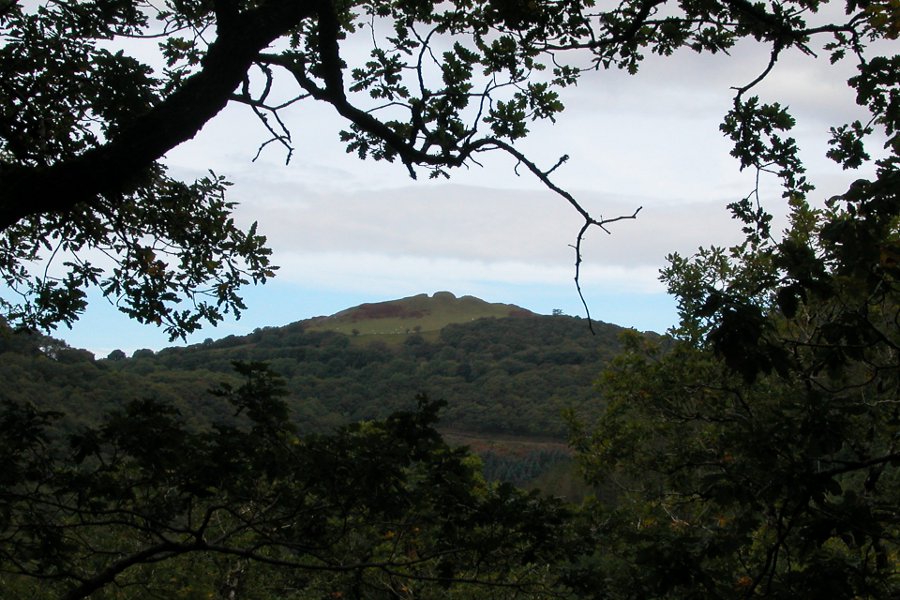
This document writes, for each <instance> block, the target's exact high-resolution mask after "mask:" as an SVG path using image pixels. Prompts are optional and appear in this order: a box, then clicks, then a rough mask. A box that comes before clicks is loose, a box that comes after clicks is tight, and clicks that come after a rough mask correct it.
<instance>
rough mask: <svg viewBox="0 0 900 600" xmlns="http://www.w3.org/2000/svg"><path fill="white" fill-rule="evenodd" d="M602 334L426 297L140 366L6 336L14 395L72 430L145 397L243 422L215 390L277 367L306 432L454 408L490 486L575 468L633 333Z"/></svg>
mask: <svg viewBox="0 0 900 600" xmlns="http://www.w3.org/2000/svg"><path fill="white" fill-rule="evenodd" d="M398 323H400V324H402V327H399V329H398V325H397V324H398ZM349 326H352V327H351V328H350V331H349V333H348V332H347V328H348V327H349ZM354 328H355V329H357V333H354V332H353V329H354ZM594 331H595V332H596V334H592V333H591V331H590V329H589V327H588V324H587V322H586V321H585V320H582V319H579V318H575V317H568V316H562V315H560V316H545V315H536V314H534V313H530V312H528V311H525V310H524V309H521V308H519V307H515V306H512V305H497V304H489V303H487V302H484V301H482V300H479V299H477V298H471V297H463V298H456V297H455V296H453V295H452V294H449V293H438V294H435V295H434V296H432V297H429V296H426V295H424V294H423V295H419V296H413V297H411V298H405V299H401V300H396V301H392V302H385V303H379V304H367V305H362V306H359V307H355V308H352V309H348V310H345V311H342V312H340V313H337V314H335V315H333V316H331V317H322V318H317V319H313V320H309V321H299V322H296V323H292V324H290V325H287V326H284V327H269V328H262V329H257V330H256V331H254V332H253V333H251V334H249V335H246V336H228V337H226V338H223V339H220V340H218V341H211V340H210V341H207V342H206V343H203V344H197V345H193V346H188V347H186V348H167V349H164V350H162V351H160V352H157V353H154V352H152V351H150V350H139V351H137V352H135V353H134V355H133V356H132V357H131V358H126V357H125V356H124V355H123V354H122V353H121V352H119V353H116V352H114V353H112V354H111V355H110V358H108V359H104V360H94V357H93V356H92V355H91V354H90V353H89V352H86V351H83V350H76V349H72V348H68V347H66V345H65V344H64V343H62V342H60V341H58V340H54V339H53V338H49V337H46V336H30V337H28V336H19V335H9V334H6V335H0V377H2V378H3V380H4V381H5V382H6V383H7V385H6V386H5V390H4V391H3V394H4V395H5V396H7V397H10V398H13V399H17V400H22V401H30V402H35V403H36V404H38V405H39V406H41V407H42V408H50V409H53V410H59V411H62V412H64V413H66V414H67V415H68V421H67V422H68V427H70V428H78V427H79V426H80V424H84V423H90V422H93V421H96V419H98V418H99V415H101V414H103V413H105V412H107V411H108V410H110V409H112V408H115V407H117V406H122V405H124V404H125V403H127V402H128V401H131V400H137V399H143V398H147V397H152V398H156V399H159V400H164V401H166V402H169V403H171V404H173V405H174V406H176V407H177V408H178V410H179V411H180V412H181V414H182V415H183V418H184V419H186V420H187V421H188V422H189V423H193V424H195V425H196V426H197V427H199V428H203V427H208V426H209V425H210V424H212V423H228V422H232V421H233V420H234V419H235V415H234V414H233V413H232V412H231V410H230V408H229V407H228V406H227V405H226V404H225V403H224V402H223V401H222V400H221V399H220V398H217V397H215V396H213V395H211V394H209V393H208V390H209V389H210V388H212V387H215V386H216V385H218V384H219V383H221V382H223V381H226V382H231V383H237V379H236V376H235V375H234V371H233V368H232V364H233V362H234V361H263V362H267V363H268V364H269V365H270V366H271V368H272V370H274V371H275V372H277V373H279V374H280V375H282V376H283V377H284V378H285V384H286V390H287V392H288V398H287V400H288V403H289V405H290V408H291V411H292V414H293V417H294V419H295V421H296V423H297V426H298V427H299V429H300V431H301V432H323V431H328V430H330V429H332V428H333V427H335V426H338V425H341V424H345V423H348V422H351V421H359V420H366V419H373V418H380V417H384V416H387V415H388V414H390V413H391V412H394V411H396V410H405V409H409V408H411V407H412V406H413V405H414V404H415V398H416V396H417V394H419V393H425V394H427V395H428V396H430V397H431V398H433V399H443V400H445V401H446V403H447V406H446V408H444V410H443V412H442V421H441V427H442V429H443V430H444V431H445V432H446V433H447V435H448V438H452V439H456V440H458V441H459V442H460V443H464V444H466V445H469V446H471V447H473V448H475V449H477V450H478V451H479V452H480V453H481V454H482V455H483V457H484V458H485V465H486V467H487V469H488V475H492V474H493V475H496V476H497V477H501V478H506V479H512V480H515V481H516V482H518V483H524V482H527V481H529V480H531V479H533V477H534V476H535V475H541V474H542V470H545V468H546V467H548V466H553V465H559V464H561V463H564V462H565V461H566V460H567V457H568V455H567V453H566V452H565V450H564V448H565V446H564V444H563V443H561V442H564V441H565V439H566V432H567V428H566V423H565V420H564V418H563V412H564V411H573V412H574V413H575V414H578V415H580V416H582V417H583V418H585V419H588V420H590V419H592V418H593V417H594V416H596V415H598V414H599V412H600V411H601V410H602V407H603V400H602V398H600V397H599V396H598V394H597V392H596V391H595V390H594V387H593V382H594V381H595V379H596V378H597V377H598V375H599V374H600V372H601V371H602V370H603V368H604V366H605V365H606V363H607V361H608V360H609V359H611V358H612V357H613V356H614V355H615V354H616V353H617V352H618V350H619V336H620V334H621V333H622V331H623V329H622V328H621V327H618V326H616V325H611V324H607V323H602V322H594ZM648 335H654V334H648Z"/></svg>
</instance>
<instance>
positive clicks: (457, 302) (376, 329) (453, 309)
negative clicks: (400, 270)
mask: <svg viewBox="0 0 900 600" xmlns="http://www.w3.org/2000/svg"><path fill="white" fill-rule="evenodd" d="M524 316H535V313H533V312H531V311H530V310H526V309H524V308H522V307H519V306H515V305H512V304H499V303H489V302H485V301H484V300H482V299H480V298H475V297H474V296H462V297H461V298H457V297H456V296H455V295H453V294H452V293H451V292H436V293H435V294H434V295H432V296H430V297H429V296H428V294H419V295H417V296H410V297H409V298H401V299H399V300H389V301H387V302H378V303H367V304H361V305H360V306H356V307H353V308H348V309H347V310H343V311H341V312H339V313H336V314H334V315H332V316H330V317H317V318H315V319H310V320H309V321H307V322H306V327H307V329H308V330H310V331H337V332H339V333H343V334H346V335H354V336H359V335H406V334H409V333H412V332H416V333H427V332H433V331H440V330H441V329H443V328H444V327H446V326H447V325H452V324H456V323H468V322H470V321H476V320H478V319H489V318H497V319H500V318H504V317H524Z"/></svg>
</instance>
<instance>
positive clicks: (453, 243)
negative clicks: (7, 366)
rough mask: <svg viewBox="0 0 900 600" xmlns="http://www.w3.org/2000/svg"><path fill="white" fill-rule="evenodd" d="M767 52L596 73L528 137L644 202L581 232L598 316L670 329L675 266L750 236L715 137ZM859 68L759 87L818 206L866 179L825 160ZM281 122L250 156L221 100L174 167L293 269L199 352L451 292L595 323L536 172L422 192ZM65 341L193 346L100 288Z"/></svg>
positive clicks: (399, 170) (460, 181)
mask: <svg viewBox="0 0 900 600" xmlns="http://www.w3.org/2000/svg"><path fill="white" fill-rule="evenodd" d="M353 51H354V48H353V47H352V46H351V47H350V48H349V49H348V53H350V54H352V52H353ZM767 61H768V55H767V53H766V52H765V51H764V49H760V48H755V47H753V46H750V45H746V44H745V45H741V46H739V47H738V48H736V49H735V51H734V52H732V55H731V56H724V55H722V56H698V55H696V54H694V53H692V52H679V53H676V55H675V56H673V57H669V58H666V59H659V58H654V59H650V60H648V61H647V62H646V63H645V64H644V65H643V67H642V69H641V71H640V72H639V73H638V75H636V76H633V77H632V76H628V75H627V74H623V73H620V72H615V71H610V72H599V73H590V74H588V75H586V76H585V77H584V78H583V79H582V81H581V82H580V83H579V85H578V86H577V87H576V88H572V89H569V90H566V91H565V93H564V95H563V97H562V99H563V101H564V103H565V105H566V109H565V111H564V112H563V114H562V115H561V116H560V117H559V119H558V121H557V123H556V124H555V125H553V124H549V123H541V124H537V125H535V126H533V127H532V132H531V135H530V136H529V138H528V139H527V140H525V141H524V142H523V143H521V144H519V145H518V147H519V148H520V149H521V150H522V151H524V153H525V154H526V155H527V156H529V157H530V158H531V159H532V160H534V161H535V162H537V163H538V164H539V165H542V166H546V167H549V166H551V165H552V164H554V163H555V162H556V160H557V159H558V158H559V156H561V155H563V154H568V155H569V156H570V160H569V161H568V162H567V163H566V164H565V165H564V166H563V167H561V168H560V169H559V170H558V171H556V172H554V174H553V178H554V181H555V182H556V183H557V184H559V185H561V186H562V187H564V188H565V189H567V190H568V191H569V192H571V193H572V194H573V195H575V197H576V198H577V199H578V200H579V202H581V203H583V205H584V206H585V207H586V208H588V209H589V210H590V211H591V212H592V213H593V214H594V215H595V216H597V215H603V216H607V217H609V216H616V215H620V214H631V213H633V212H634V210H635V209H636V208H638V207H642V210H641V212H640V213H639V216H638V218H637V219H636V220H634V221H623V222H620V223H616V224H614V225H613V226H612V227H611V228H610V229H611V235H607V234H605V233H603V232H602V231H600V230H599V229H593V230H591V231H590V232H589V233H588V235H587V237H586V239H585V242H584V249H583V250H584V252H583V255H584V266H583V268H582V274H581V284H582V288H583V291H584V296H585V300H586V302H587V304H588V306H589V308H590V312H591V316H592V317H593V318H595V319H598V320H601V321H606V322H611V323H616V324H619V325H623V326H628V327H635V328H637V329H639V330H654V331H658V332H662V331H664V330H666V329H667V328H668V327H671V326H672V325H674V324H675V322H676V320H677V314H676V310H675V302H674V300H673V299H672V298H671V297H669V296H667V295H666V293H665V292H666V291H665V288H664V286H663V284H662V283H661V282H660V281H659V280H658V271H659V269H660V268H661V267H662V266H664V265H665V262H666V261H665V256H666V255H667V254H668V253H671V252H679V253H682V254H691V253H693V252H694V251H695V250H696V249H697V248H698V247H699V246H708V245H711V244H719V245H722V244H729V243H732V242H735V241H737V240H738V239H739V233H740V232H739V227H738V226H737V225H736V224H735V223H733V222H731V221H730V219H729V215H728V212H727V210H726V208H725V206H726V204H727V203H728V202H731V201H734V200H737V199H739V198H742V197H744V196H746V195H747V194H748V193H749V192H750V191H751V190H752V188H753V184H754V179H753V178H754V174H753V173H749V172H744V173H741V172H740V171H739V168H738V166H739V165H738V163H737V161H736V160H735V159H733V158H732V157H730V156H729V150H730V146H729V144H728V142H727V140H725V139H724V137H723V136H722V134H721V133H720V132H719V129H718V127H719V123H720V122H721V121H722V117H723V116H724V114H725V113H726V112H727V111H728V110H729V108H730V106H731V102H732V97H733V90H732V89H731V87H732V86H738V85H742V84H744V83H746V82H748V81H750V80H752V79H754V78H755V77H756V75H757V74H758V73H759V72H761V70H762V69H763V68H764V67H765V65H766V63H767ZM851 75H852V66H851V65H849V64H848V65H846V66H845V65H843V64H838V65H837V66H835V67H830V66H829V65H828V61H827V59H826V58H825V57H824V56H823V57H820V58H818V59H816V58H813V57H808V56H803V55H799V54H791V55H787V56H785V57H783V59H782V60H781V61H780V62H779V64H778V65H777V67H776V69H775V70H774V71H773V72H772V73H771V75H770V77H769V78H768V79H767V80H766V81H765V82H764V83H763V84H762V85H760V86H759V87H758V88H756V89H755V90H754V92H753V93H754V94H758V95H760V96H761V97H762V99H763V100H765V101H779V102H782V103H784V104H788V105H789V106H790V107H791V109H792V111H793V112H794V114H795V116H797V118H798V124H797V128H796V130H795V132H794V134H795V136H796V137H797V139H798V141H799V143H800V146H801V149H802V152H803V154H802V155H803V157H804V158H805V160H806V162H807V167H808V169H809V175H810V179H811V180H812V181H813V183H815V184H816V185H817V187H818V189H817V191H816V192H814V197H816V198H819V199H824V198H827V197H829V196H831V195H834V194H837V193H840V192H841V191H843V190H844V189H845V188H846V186H847V184H848V183H849V181H851V180H852V179H855V178H858V177H859V176H860V174H858V173H856V174H846V173H842V172H841V171H840V169H839V168H837V167H836V166H835V165H833V164H832V163H830V161H827V160H826V159H825V158H824V154H825V151H826V149H827V132H828V128H829V127H830V126H834V125H837V124H841V123H844V122H847V121H848V120H852V119H854V118H858V117H859V116H860V114H861V113H859V112H858V109H857V108H856V107H855V106H854V99H853V95H852V93H851V92H850V91H849V90H848V89H847V88H846V84H845V83H844V82H845V80H846V79H847V77H849V76H851ZM285 117H286V122H287V125H288V126H289V128H290V129H291V131H292V132H293V136H294V142H295V151H294V155H293V157H292V160H291V162H290V164H289V165H285V164H284V154H283V153H281V152H279V151H278V150H277V149H276V148H274V147H271V148H270V149H268V150H267V151H265V152H264V153H263V154H262V156H261V157H260V158H259V159H258V160H257V161H255V162H253V160H252V159H253V157H254V155H255V154H256V150H257V147H258V146H259V144H260V143H262V142H263V141H265V139H266V137H267V136H266V132H265V131H264V130H263V129H262V127H261V126H260V125H259V123H258V122H256V121H255V120H254V118H253V116H252V114H250V112H249V109H247V108H245V107H242V106H230V107H228V108H226V109H225V110H224V111H223V112H222V113H221V114H220V115H219V116H218V117H216V118H215V119H214V120H213V121H211V122H210V123H209V124H208V125H207V126H206V127H205V128H204V129H203V131H202V132H201V133H200V134H199V135H198V136H197V137H196V138H195V139H193V140H191V141H189V142H187V143H185V144H183V145H182V146H179V147H178V148H176V149H174V150H173V151H171V152H170V153H169V154H168V155H167V156H166V158H165V163H166V164H167V165H168V166H169V167H170V170H171V173H172V174H173V175H176V176H179V177H183V178H186V179H193V178H195V177H199V176H203V175H204V174H205V173H206V171H207V170H209V169H212V170H213V171H215V172H216V173H217V174H221V175H225V176H226V177H227V178H228V179H229V180H231V181H232V182H233V183H234V185H233V187H232V188H231V191H230V199H232V200H235V201H237V202H239V203H240V205H239V207H238V208H237V210H236V218H237V220H238V222H239V223H243V224H245V225H248V224H249V223H251V222H253V221H257V222H258V223H259V230H260V232H261V233H263V234H264V235H266V236H267V237H268V239H269V243H270V245H271V248H272V249H273V252H274V254H273V262H274V263H275V264H276V265H278V266H279V267H280V269H279V271H278V274H277V277H276V278H275V279H273V280H272V281H270V282H269V283H267V284H266V285H264V286H261V287H251V288H247V289H245V299H246V301H247V304H248V310H247V311H245V313H244V314H243V316H242V318H241V319H240V320H239V321H233V320H229V321H227V322H225V323H223V324H220V325H219V326H218V327H215V328H213V327H206V328H204V329H203V330H202V331H200V332H197V333H196V334H194V335H192V336H191V337H190V338H189V339H188V343H197V342H200V341H202V340H204V339H206V338H213V339H216V338H220V337H224V336H226V335H232V334H235V335H243V334H246V333H250V332H251V331H252V330H253V329H255V328H257V327H264V326H278V325H284V324H287V323H291V322H294V321H298V320H301V319H306V318H310V317H313V316H318V315H327V314H333V313H335V312H338V311H340V310H342V309H344V308H347V307H350V306H355V305H357V304H361V303H363V302H379V301H384V300H390V299H394V298H401V297H405V296H411V295H415V294H419V293H423V292H424V293H429V294H431V293H433V292H436V291H443V290H446V291H451V292H453V293H454V294H456V295H467V294H468V295H474V296H478V297H480V298H483V299H485V300H488V301H491V302H505V303H511V304H517V305H519V306H522V307H525V308H528V309H530V310H533V311H535V312H538V313H545V314H549V313H550V312H551V311H552V310H553V309H560V310H562V311H563V312H564V313H566V314H571V315H581V316H584V315H585V312H584V308H583V306H582V304H581V300H580V298H579V296H578V293H577V290H576V288H575V284H574V281H573V277H574V274H575V270H574V258H575V257H574V251H573V250H572V248H571V247H570V244H572V243H574V240H575V235H576V234H577V232H578V229H579V227H580V224H581V221H580V218H579V216H578V215H577V214H576V213H575V212H574V210H573V209H572V208H571V207H570V206H569V205H568V204H566V202H565V201H564V200H563V199H562V198H561V197H559V196H556V195H555V194H553V193H552V192H551V191H549V190H547V189H545V188H543V187H542V185H541V183H540V182H539V181H537V180H536V179H535V178H533V177H531V176H530V175H527V174H524V173H523V174H522V175H521V176H519V175H517V174H516V173H515V169H514V167H515V164H514V161H513V160H512V159H511V158H509V157H507V156H503V155H501V154H499V153H497V154H496V155H492V156H489V157H486V159H485V160H484V161H483V167H478V166H473V167H472V168H470V169H462V170H458V171H455V172H453V173H452V178H451V179H450V180H449V181H437V182H436V181H428V180H426V179H422V180H418V181H413V180H411V179H410V178H409V177H408V175H407V173H406V170H405V168H404V167H403V166H402V165H399V164H387V163H376V162H372V161H361V160H360V159H358V158H357V157H356V156H355V155H348V154H347V153H346V152H345V150H344V147H343V145H342V144H341V142H340V141H339V139H338V132H339V131H340V129H341V128H342V126H343V125H342V122H341V120H340V119H339V118H338V117H337V116H336V115H335V114H334V111H333V109H331V108H330V107H329V106H326V105H319V104H316V103H312V102H309V103H301V105H299V106H297V107H294V108H293V109H291V111H290V112H288V113H286V114H285ZM763 183H764V186H763V191H764V195H763V198H764V201H765V202H766V203H767V205H768V206H770V207H771V208H772V210H773V211H774V212H775V213H776V214H777V213H779V212H783V210H782V207H781V200H780V193H779V192H778V190H777V189H775V187H774V186H772V185H770V182H763ZM54 335H56V336H57V337H61V338H62V339H64V340H66V341H67V342H68V343H69V344H70V345H71V346H75V347H81V348H87V349H89V350H91V351H92V352H94V353H95V355H97V356H98V357H102V356H106V355H107V354H108V353H109V352H110V351H111V350H113V349H116V348H118V349H122V350H124V351H125V352H126V353H129V354H130V353H132V352H133V351H134V350H136V349H139V348H151V349H154V350H158V349H160V348H163V347H166V346H171V345H180V344H181V343H183V342H170V341H169V340H168V337H167V336H166V335H165V334H164V333H163V332H162V331H161V330H159V329H157V328H156V327H154V326H151V325H140V324H137V323H135V322H133V321H131V320H129V318H128V317H127V316H126V315H124V314H121V313H119V312H117V311H116V310H115V309H114V308H113V307H111V306H110V305H109V304H108V303H107V302H105V301H104V300H103V299H102V298H100V297H99V295H96V294H95V295H93V296H92V297H91V302H90V306H89V308H88V310H87V312H86V314H85V315H84V316H83V318H82V319H81V320H80V321H79V322H77V323H76V324H75V326H74V327H73V329H72V330H65V329H63V330H58V331H57V332H56V333H55V334H54Z"/></svg>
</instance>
